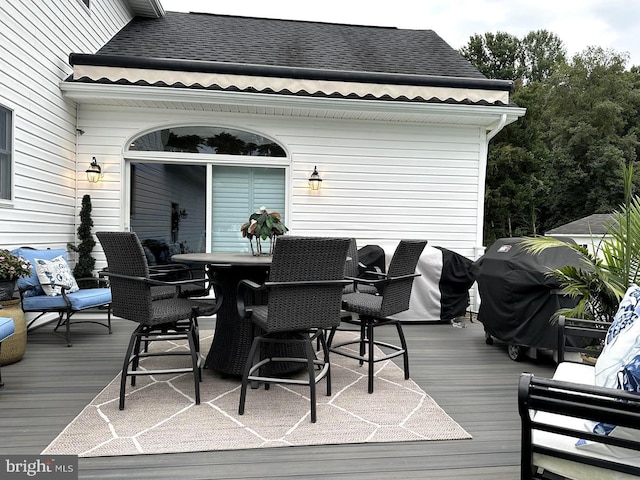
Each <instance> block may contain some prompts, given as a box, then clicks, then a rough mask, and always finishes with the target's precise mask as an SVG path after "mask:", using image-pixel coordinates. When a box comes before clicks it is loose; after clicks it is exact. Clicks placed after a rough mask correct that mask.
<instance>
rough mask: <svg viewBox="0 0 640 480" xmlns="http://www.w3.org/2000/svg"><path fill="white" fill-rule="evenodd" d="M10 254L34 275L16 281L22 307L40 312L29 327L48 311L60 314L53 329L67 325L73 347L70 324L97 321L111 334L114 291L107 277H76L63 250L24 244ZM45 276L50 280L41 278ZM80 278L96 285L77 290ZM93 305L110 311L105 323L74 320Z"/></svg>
mask: <svg viewBox="0 0 640 480" xmlns="http://www.w3.org/2000/svg"><path fill="white" fill-rule="evenodd" d="M11 253H13V254H15V255H18V256H21V257H22V258H24V259H26V260H28V261H29V262H30V263H31V265H32V269H31V270H32V271H31V275H30V276H28V277H21V278H18V282H17V285H18V291H19V292H20V300H21V303H22V310H23V311H24V312H35V313H38V314H39V315H37V316H36V317H35V318H34V319H32V320H31V321H30V322H29V324H28V327H30V326H31V325H33V324H34V323H35V322H36V321H37V320H39V319H40V318H41V317H42V316H43V315H45V314H47V313H52V312H53V313H57V314H58V318H57V320H58V323H57V325H56V326H55V328H54V332H57V330H58V329H59V328H60V327H65V338H66V340H67V346H69V347H70V346H71V324H78V323H95V324H97V325H102V326H104V327H106V328H107V329H108V331H109V333H111V290H110V289H109V288H108V282H107V281H106V280H104V279H100V278H78V279H75V278H73V275H72V274H71V271H70V269H69V266H68V264H67V251H66V250H63V249H46V250H38V249H34V248H29V247H21V248H18V249H15V250H13V251H12V252H11ZM43 279H45V280H48V281H42V280H43ZM77 281H83V282H93V283H94V284H95V285H96V288H82V289H79V290H78V289H77V283H76V282H77ZM94 308H101V309H105V310H106V311H107V319H106V322H103V321H98V320H78V321H72V320H71V317H72V316H73V315H74V314H75V313H77V312H80V311H83V310H88V309H94ZM52 321H55V320H52ZM46 323H50V322H46ZM43 325H44V324H43Z"/></svg>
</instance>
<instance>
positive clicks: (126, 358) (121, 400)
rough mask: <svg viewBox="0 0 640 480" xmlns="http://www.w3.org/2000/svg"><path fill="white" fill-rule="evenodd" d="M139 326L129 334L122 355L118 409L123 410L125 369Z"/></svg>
mask: <svg viewBox="0 0 640 480" xmlns="http://www.w3.org/2000/svg"><path fill="white" fill-rule="evenodd" d="M140 328H141V326H138V327H137V328H136V329H135V330H134V331H133V333H132V334H131V338H130V339H129V346H128V347H127V353H126V355H125V356H124V364H123V366H122V374H121V376H120V403H119V404H118V408H119V409H120V410H124V394H125V390H126V388H127V371H128V370H129V363H131V353H132V352H133V347H134V344H135V343H136V339H137V337H138V332H139V331H140Z"/></svg>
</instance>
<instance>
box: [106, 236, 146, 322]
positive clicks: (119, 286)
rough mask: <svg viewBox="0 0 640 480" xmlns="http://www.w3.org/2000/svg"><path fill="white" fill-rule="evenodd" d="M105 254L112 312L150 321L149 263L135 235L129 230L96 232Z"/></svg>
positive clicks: (132, 318) (135, 320) (133, 319)
mask: <svg viewBox="0 0 640 480" xmlns="http://www.w3.org/2000/svg"><path fill="white" fill-rule="evenodd" d="M96 236H97V237H98V240H100V244H101V245H102V249H103V250H104V254H105V256H106V257H107V265H108V269H109V271H108V273H109V274H110V275H109V281H110V284H111V295H112V297H113V304H112V310H113V313H114V314H115V315H116V316H118V317H120V318H125V319H127V320H132V321H134V322H138V323H141V324H145V325H149V324H151V322H152V315H153V309H152V307H151V302H152V296H151V283H149V282H145V281H143V279H146V280H148V279H149V278H150V277H149V267H148V265H147V259H146V256H145V254H144V250H143V248H142V245H141V244H140V241H139V240H138V236H137V235H136V234H135V233H132V232H97V233H96Z"/></svg>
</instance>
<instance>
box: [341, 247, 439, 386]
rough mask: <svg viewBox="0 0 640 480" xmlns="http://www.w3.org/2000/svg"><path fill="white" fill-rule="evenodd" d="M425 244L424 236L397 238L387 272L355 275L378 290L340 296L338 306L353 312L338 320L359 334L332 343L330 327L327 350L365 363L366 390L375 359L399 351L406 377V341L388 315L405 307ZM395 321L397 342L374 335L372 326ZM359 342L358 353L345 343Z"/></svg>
mask: <svg viewBox="0 0 640 480" xmlns="http://www.w3.org/2000/svg"><path fill="white" fill-rule="evenodd" d="M426 245H427V241H426V240H401V241H400V243H399V244H398V247H397V248H396V251H395V253H394V254H393V258H392V259H391V263H390V264H389V271H388V273H386V274H384V273H378V274H377V275H378V280H367V279H355V281H356V283H357V284H359V283H363V284H366V285H373V286H375V287H376V288H377V289H378V291H379V292H380V294H371V293H362V292H359V291H358V288H357V287H356V291H355V292H354V293H347V294H345V295H343V297H342V308H343V309H344V310H346V311H347V312H351V313H354V314H356V316H355V317H344V316H343V317H342V322H343V323H347V324H352V325H356V326H358V327H360V336H359V338H357V339H355V340H349V341H345V342H340V343H337V344H335V345H334V344H333V337H334V335H335V332H336V330H337V327H334V328H333V329H332V330H331V333H330V334H329V349H330V351H331V352H333V353H336V354H338V355H343V356H345V357H350V358H354V359H356V360H359V361H360V365H362V364H363V363H364V362H366V363H367V365H368V377H369V378H368V391H369V393H373V380H374V370H373V366H374V364H375V363H376V362H381V361H383V360H387V359H390V358H393V357H397V356H399V355H402V356H403V359H404V376H405V379H408V378H409V354H408V352H407V343H406V341H405V338H404V333H403V331H402V325H401V324H400V321H399V320H395V319H393V318H390V316H391V315H394V314H396V313H400V312H403V311H405V310H407V309H408V308H409V300H410V298H411V289H412V286H413V279H414V278H415V277H417V276H419V274H417V273H415V270H416V265H417V264H418V259H419V258H420V254H421V253H422V251H423V250H424V247H425V246H426ZM389 324H392V325H395V327H396V329H397V331H398V336H399V337H400V346H397V345H392V344H389V343H386V342H379V341H376V340H375V339H374V329H375V328H377V327H379V326H382V325H389ZM350 345H358V346H359V354H355V353H353V352H352V351H351V350H350V349H348V348H343V347H347V346H350ZM374 346H378V347H380V348H383V349H384V350H383V352H384V351H386V352H388V353H384V354H383V355H382V356H379V357H376V356H375V355H374Z"/></svg>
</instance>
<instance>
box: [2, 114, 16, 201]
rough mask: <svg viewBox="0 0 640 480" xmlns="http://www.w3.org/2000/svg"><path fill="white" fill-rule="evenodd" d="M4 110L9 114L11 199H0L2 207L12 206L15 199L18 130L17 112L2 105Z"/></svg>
mask: <svg viewBox="0 0 640 480" xmlns="http://www.w3.org/2000/svg"><path fill="white" fill-rule="evenodd" d="M0 108H1V109H2V110H6V111H7V112H8V113H9V122H10V125H9V132H8V142H9V148H8V149H7V151H8V154H9V197H8V198H0V206H3V205H12V204H13V202H14V199H15V128H16V121H15V119H16V112H15V110H14V109H13V108H11V107H9V106H7V105H4V104H0Z"/></svg>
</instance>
